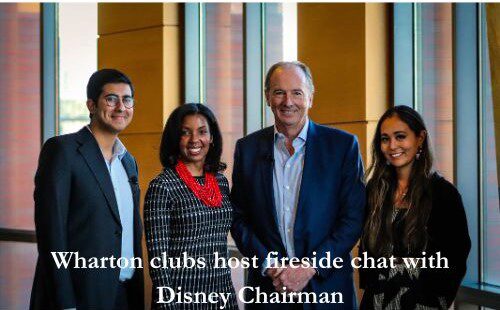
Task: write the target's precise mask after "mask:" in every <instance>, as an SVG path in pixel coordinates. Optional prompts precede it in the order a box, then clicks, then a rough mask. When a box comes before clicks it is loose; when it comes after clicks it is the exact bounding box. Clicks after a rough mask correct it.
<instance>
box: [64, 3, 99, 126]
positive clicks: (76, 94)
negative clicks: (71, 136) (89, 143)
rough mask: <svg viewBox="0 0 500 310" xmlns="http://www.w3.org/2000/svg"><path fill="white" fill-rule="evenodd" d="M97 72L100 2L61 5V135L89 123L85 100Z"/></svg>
mask: <svg viewBox="0 0 500 310" xmlns="http://www.w3.org/2000/svg"><path fill="white" fill-rule="evenodd" d="M96 70H97V3H60V4H59V98H60V99H59V134H65V133H70V132H75V131H78V130H79V129H80V128H82V127H83V126H85V125H87V124H88V123H89V113H88V110H87V106H86V105H85V101H86V99H87V94H86V87H87V82H88V79H89V77H90V75H91V74H92V73H93V72H94V71H96Z"/></svg>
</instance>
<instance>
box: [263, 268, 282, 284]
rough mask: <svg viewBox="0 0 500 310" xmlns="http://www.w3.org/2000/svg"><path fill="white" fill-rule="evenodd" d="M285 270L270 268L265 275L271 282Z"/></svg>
mask: <svg viewBox="0 0 500 310" xmlns="http://www.w3.org/2000/svg"><path fill="white" fill-rule="evenodd" d="M283 270H285V268H275V267H270V268H267V270H266V275H267V276H268V277H270V278H271V279H272V280H273V281H274V280H275V279H276V278H277V277H278V276H279V275H280V274H281V273H282V272H283Z"/></svg>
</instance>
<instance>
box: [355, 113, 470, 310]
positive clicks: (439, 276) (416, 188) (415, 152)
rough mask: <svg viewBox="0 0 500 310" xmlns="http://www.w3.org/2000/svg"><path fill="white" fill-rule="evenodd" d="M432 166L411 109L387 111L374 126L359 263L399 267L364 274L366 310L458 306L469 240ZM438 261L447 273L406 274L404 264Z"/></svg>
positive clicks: (450, 190) (450, 189) (409, 270)
mask: <svg viewBox="0 0 500 310" xmlns="http://www.w3.org/2000/svg"><path fill="white" fill-rule="evenodd" d="M432 162H433V158H432V153H431V148H430V142H429V135H428V133H427V130H426V127H425V124H424V121H423V120H422V118H421V116H420V115H419V114H418V113H417V112H416V111H415V110H413V109H412V108H409V107H407V106H396V107H393V108H391V109H389V110H387V111H386V112H385V113H384V115H383V116H382V117H381V118H380V120H379V122H378V124H377V128H376V132H375V136H374V139H373V143H372V157H371V165H370V167H369V168H368V170H367V174H366V175H367V178H368V183H367V203H368V207H367V219H366V222H365V226H364V232H363V235H362V238H361V247H360V255H362V252H364V251H366V252H367V255H368V257H372V258H375V259H380V258H386V259H387V258H389V257H391V256H392V257H394V266H392V267H393V268H391V266H388V268H373V269H365V268H364V269H360V286H361V288H362V289H364V295H363V299H362V301H361V305H360V308H361V309H448V308H449V307H450V306H451V304H452V302H453V300H454V298H455V295H456V293H457V290H458V287H459V286H460V283H461V280H462V278H463V276H464V275H465V271H466V260H467V256H468V254H469V251H470V238H469V233H468V229H467V221H466V217H465V211H464V207H463V204H462V199H461V197H460V194H459V193H458V191H457V189H456V188H455V187H454V186H453V185H452V184H451V183H450V182H448V181H447V180H445V179H444V178H443V177H442V176H440V175H439V174H438V173H437V172H435V171H433V169H432ZM438 252H439V254H438ZM438 255H440V256H441V257H445V258H446V259H447V261H448V267H449V268H430V266H429V264H427V265H425V264H423V261H421V262H420V263H418V264H417V265H416V266H411V264H410V266H407V265H406V264H405V259H404V258H413V259H415V258H425V259H429V258H430V257H434V258H438ZM407 262H410V261H409V260H407ZM427 262H429V260H427ZM441 262H442V264H441V265H442V266H441V267H444V261H443V260H441ZM435 263H437V261H435ZM434 267H436V266H434Z"/></svg>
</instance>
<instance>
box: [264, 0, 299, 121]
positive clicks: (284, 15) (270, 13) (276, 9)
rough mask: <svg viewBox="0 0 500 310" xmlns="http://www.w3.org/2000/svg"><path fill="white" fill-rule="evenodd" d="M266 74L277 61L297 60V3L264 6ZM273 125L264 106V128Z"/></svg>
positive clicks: (267, 108)
mask: <svg viewBox="0 0 500 310" xmlns="http://www.w3.org/2000/svg"><path fill="white" fill-rule="evenodd" d="M265 25H266V28H265V47H266V50H265V59H266V72H265V73H267V70H268V69H269V68H270V67H271V66H272V65H273V64H275V63H277V62H279V61H294V60H297V3H267V4H266V5H265ZM273 124H274V116H273V113H272V111H271V109H270V108H269V107H267V106H266V115H265V126H271V125H273Z"/></svg>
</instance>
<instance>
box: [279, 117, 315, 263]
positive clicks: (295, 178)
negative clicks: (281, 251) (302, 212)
mask: <svg viewBox="0 0 500 310" xmlns="http://www.w3.org/2000/svg"><path fill="white" fill-rule="evenodd" d="M308 128H309V120H306V123H305V125H304V127H303V128H302V130H301V131H300V133H299V135H298V136H297V137H296V138H295V139H294V140H293V141H292V146H293V148H294V150H295V152H294V153H293V155H290V153H289V152H288V150H287V148H286V146H285V136H284V135H283V134H282V133H279V132H278V131H277V130H276V127H275V128H274V168H273V190H274V204H275V207H276V215H277V220H278V228H279V231H280V235H281V240H282V241H283V244H284V245H285V248H286V252H287V254H288V257H294V256H295V247H294V243H293V242H294V237H293V228H294V225H295V216H296V213H297V206H298V203H299V192H300V184H301V181H302V171H303V168H304V156H305V149H306V148H305V144H306V140H307V130H308Z"/></svg>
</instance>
